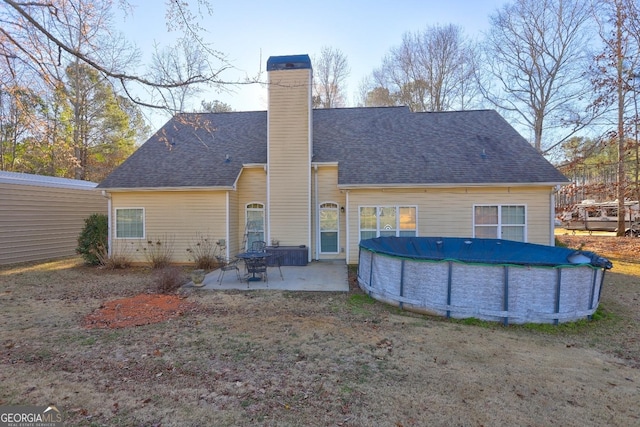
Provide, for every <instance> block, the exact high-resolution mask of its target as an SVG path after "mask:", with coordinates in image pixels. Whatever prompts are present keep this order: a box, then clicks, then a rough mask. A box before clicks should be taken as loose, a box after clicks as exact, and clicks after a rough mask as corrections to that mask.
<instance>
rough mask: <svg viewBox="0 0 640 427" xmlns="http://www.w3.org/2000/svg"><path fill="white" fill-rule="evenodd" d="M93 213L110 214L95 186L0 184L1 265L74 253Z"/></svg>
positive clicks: (105, 201) (105, 200)
mask: <svg viewBox="0 0 640 427" xmlns="http://www.w3.org/2000/svg"><path fill="white" fill-rule="evenodd" d="M93 213H102V214H106V213H107V199H105V198H104V197H102V195H101V194H100V191H98V190H95V189H71V188H54V187H48V186H37V185H22V184H10V183H0V265H5V264H12V263H17V262H25V261H39V260H45V259H52V258H60V257H65V256H72V255H74V254H75V249H76V247H77V246H78V236H79V234H80V232H81V231H82V228H83V227H84V220H85V219H86V218H88V217H89V216H90V215H91V214H93Z"/></svg>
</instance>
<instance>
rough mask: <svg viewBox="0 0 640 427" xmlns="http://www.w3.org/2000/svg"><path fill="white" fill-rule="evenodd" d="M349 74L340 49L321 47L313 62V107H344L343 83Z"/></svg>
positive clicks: (345, 58) (345, 60) (347, 64)
mask: <svg viewBox="0 0 640 427" xmlns="http://www.w3.org/2000/svg"><path fill="white" fill-rule="evenodd" d="M350 72H351V71H350V69H349V63H348V61H347V57H346V56H345V55H344V54H343V53H342V51H341V50H340V49H334V48H331V47H327V46H325V47H323V48H322V50H321V51H320V56H319V57H317V58H314V61H313V77H314V82H313V107H314V108H336V107H344V106H345V105H346V100H345V91H346V87H345V82H346V80H347V77H349V73H350Z"/></svg>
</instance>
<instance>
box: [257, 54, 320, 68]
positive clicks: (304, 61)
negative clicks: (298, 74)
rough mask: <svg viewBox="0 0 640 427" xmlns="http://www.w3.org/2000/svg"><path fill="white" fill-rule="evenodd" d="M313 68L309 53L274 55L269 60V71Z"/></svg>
mask: <svg viewBox="0 0 640 427" xmlns="http://www.w3.org/2000/svg"><path fill="white" fill-rule="evenodd" d="M304 69H311V59H310V58H309V55H287V56H272V57H270V58H269V59H268V60H267V71H277V70H304Z"/></svg>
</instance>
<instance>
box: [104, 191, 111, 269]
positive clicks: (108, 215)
mask: <svg viewBox="0 0 640 427" xmlns="http://www.w3.org/2000/svg"><path fill="white" fill-rule="evenodd" d="M102 197H105V198H106V199H107V256H108V257H109V258H111V242H112V238H111V195H110V194H109V193H107V192H106V191H105V190H102Z"/></svg>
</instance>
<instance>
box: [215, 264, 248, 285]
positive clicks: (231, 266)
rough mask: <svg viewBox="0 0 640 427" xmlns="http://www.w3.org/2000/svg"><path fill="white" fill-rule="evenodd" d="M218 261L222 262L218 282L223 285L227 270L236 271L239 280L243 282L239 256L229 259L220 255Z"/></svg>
mask: <svg viewBox="0 0 640 427" xmlns="http://www.w3.org/2000/svg"><path fill="white" fill-rule="evenodd" d="M218 261H219V262H220V273H218V284H219V285H222V279H223V278H224V273H225V272H226V271H232V270H235V271H236V276H237V277H238V281H240V282H242V277H241V276H240V268H238V263H239V262H240V260H239V259H238V258H234V259H227V258H223V257H218Z"/></svg>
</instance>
